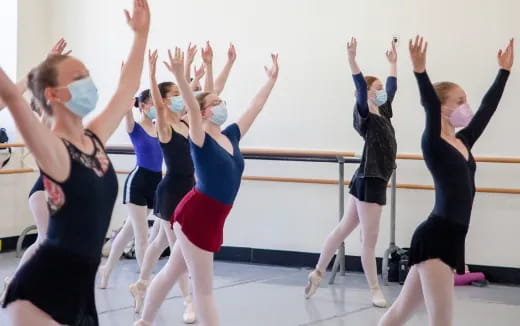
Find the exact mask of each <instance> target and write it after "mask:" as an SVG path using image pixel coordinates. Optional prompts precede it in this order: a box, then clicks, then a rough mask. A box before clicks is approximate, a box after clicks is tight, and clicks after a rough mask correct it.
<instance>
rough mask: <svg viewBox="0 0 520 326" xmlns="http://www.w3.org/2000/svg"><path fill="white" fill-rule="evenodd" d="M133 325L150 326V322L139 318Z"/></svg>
mask: <svg viewBox="0 0 520 326" xmlns="http://www.w3.org/2000/svg"><path fill="white" fill-rule="evenodd" d="M134 326H152V323H149V322H147V321H145V320H142V319H140V320H138V321H136V322H135V323H134Z"/></svg>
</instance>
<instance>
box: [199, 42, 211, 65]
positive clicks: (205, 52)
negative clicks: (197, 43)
mask: <svg viewBox="0 0 520 326" xmlns="http://www.w3.org/2000/svg"><path fill="white" fill-rule="evenodd" d="M202 61H204V63H205V64H206V65H208V64H211V63H212V62H213V48H212V47H211V44H209V41H207V42H206V47H205V48H203V49H202Z"/></svg>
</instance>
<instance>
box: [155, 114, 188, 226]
mask: <svg viewBox="0 0 520 326" xmlns="http://www.w3.org/2000/svg"><path fill="white" fill-rule="evenodd" d="M182 122H183V123H184V124H186V122H184V121H182ZM186 126H187V124H186ZM160 145H161V149H162V151H163V154H164V163H165V165H166V175H165V176H164V178H163V179H162V180H161V182H160V183H159V185H158V186H157V191H156V193H155V204H154V214H155V216H157V217H159V218H161V219H163V220H165V221H170V219H171V218H172V217H173V212H174V211H175V208H176V207H177V204H178V203H179V202H180V201H181V199H182V198H184V196H185V195H186V194H187V193H188V192H189V191H190V190H191V189H192V188H193V186H194V185H195V177H194V173H195V169H194V167H193V161H192V160H191V155H190V146H189V142H188V139H187V138H186V137H184V136H183V135H181V134H180V133H178V132H176V131H175V130H174V129H173V128H172V137H171V139H170V141H169V142H167V143H162V142H161V143H160Z"/></svg>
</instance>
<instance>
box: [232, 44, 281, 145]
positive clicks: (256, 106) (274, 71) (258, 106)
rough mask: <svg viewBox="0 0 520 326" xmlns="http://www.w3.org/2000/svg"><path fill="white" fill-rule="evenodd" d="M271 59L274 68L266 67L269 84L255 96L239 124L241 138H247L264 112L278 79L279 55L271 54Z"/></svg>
mask: <svg viewBox="0 0 520 326" xmlns="http://www.w3.org/2000/svg"><path fill="white" fill-rule="evenodd" d="M271 59H272V60H273V66H272V67H271V68H270V69H268V68H267V67H264V68H265V72H266V73H267V77H268V80H267V83H266V84H265V85H264V87H262V89H260V92H258V94H257V95H256V96H255V98H254V99H253V101H252V102H251V104H250V105H249V108H248V109H247V111H246V112H245V113H244V114H243V115H242V117H240V119H239V120H238V122H237V124H238V127H239V128H240V135H241V137H244V136H245V134H246V133H247V132H248V130H249V128H250V127H251V125H252V124H253V122H254V121H255V119H256V117H257V116H258V114H259V113H260V112H261V111H262V109H263V107H264V105H265V102H267V99H268V98H269V95H270V94H271V91H272V90H273V87H274V85H275V84H276V80H277V79H278V71H279V69H278V54H271Z"/></svg>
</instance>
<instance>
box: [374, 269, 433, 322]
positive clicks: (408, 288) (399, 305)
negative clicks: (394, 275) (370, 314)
mask: <svg viewBox="0 0 520 326" xmlns="http://www.w3.org/2000/svg"><path fill="white" fill-rule="evenodd" d="M417 267H418V266H417V265H414V266H412V268H411V269H410V272H409V273H408V276H407V277H406V281H405V282H404V286H403V288H402V289H401V293H399V297H397V299H396V300H395V302H394V303H393V304H392V306H391V307H390V309H388V310H387V311H386V313H385V314H384V315H383V317H382V318H381V320H379V323H378V326H401V325H404V324H405V323H406V322H407V321H408V320H409V319H410V318H411V317H412V315H413V313H414V312H415V310H417V308H418V307H419V306H420V305H422V304H423V302H424V299H423V291H422V287H421V278H420V276H419V272H418V270H417Z"/></svg>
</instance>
